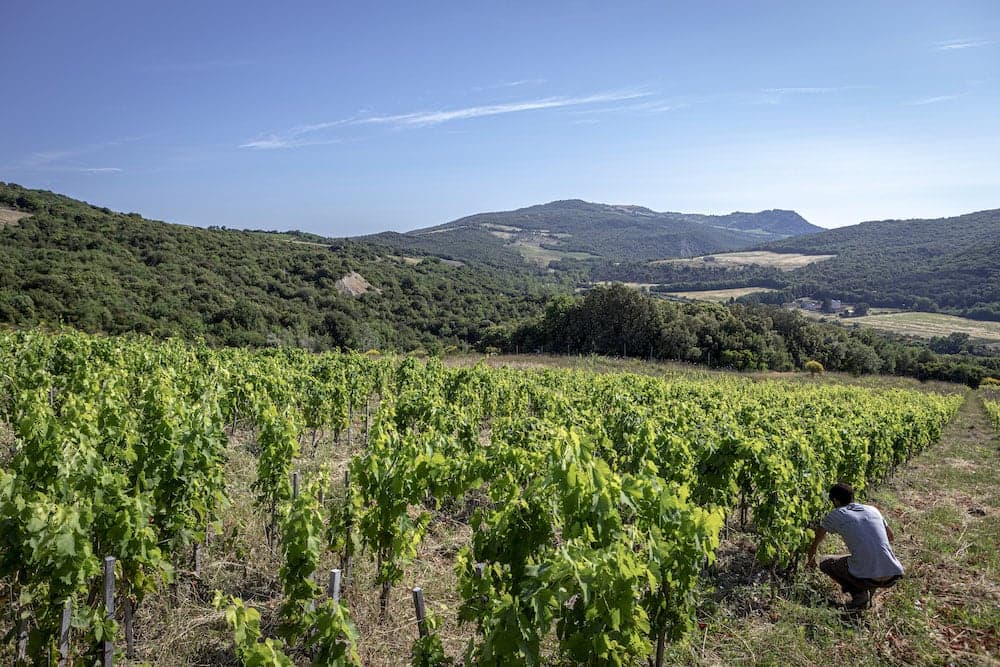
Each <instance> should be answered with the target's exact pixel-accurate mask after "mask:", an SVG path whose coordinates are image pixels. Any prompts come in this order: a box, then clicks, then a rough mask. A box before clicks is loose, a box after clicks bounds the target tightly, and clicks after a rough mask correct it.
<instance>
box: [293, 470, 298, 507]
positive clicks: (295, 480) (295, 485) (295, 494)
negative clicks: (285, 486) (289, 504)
mask: <svg viewBox="0 0 1000 667" xmlns="http://www.w3.org/2000/svg"><path fill="white" fill-rule="evenodd" d="M298 497H299V473H297V472H293V473H292V500H295V499H296V498H298Z"/></svg>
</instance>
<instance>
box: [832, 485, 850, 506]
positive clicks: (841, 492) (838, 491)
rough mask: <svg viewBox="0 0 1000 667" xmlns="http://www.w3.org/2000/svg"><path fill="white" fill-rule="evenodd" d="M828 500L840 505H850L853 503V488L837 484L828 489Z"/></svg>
mask: <svg viewBox="0 0 1000 667" xmlns="http://www.w3.org/2000/svg"><path fill="white" fill-rule="evenodd" d="M830 500H833V501H836V502H838V503H840V504H841V505H850V504H851V503H853V502H854V487H852V486H851V485H850V484H844V483H843V482H837V483H836V484H834V485H833V486H831V487H830Z"/></svg>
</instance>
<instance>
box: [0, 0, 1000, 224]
mask: <svg viewBox="0 0 1000 667" xmlns="http://www.w3.org/2000/svg"><path fill="white" fill-rule="evenodd" d="M0 62H2V63H3V67H2V69H0V71H2V73H3V76H2V80H3V84H4V85H3V90H4V101H3V103H2V104H0V126H2V127H3V132H2V133H0V180H4V181H9V182H16V183H20V184H22V185H25V186H29V187H40V188H46V189H51V190H54V191H57V192H61V193H65V194H68V195H71V196H74V197H79V198H81V199H85V200H87V201H90V202H93V203H96V204H100V205H104V206H108V207H111V208H114V209H117V210H124V211H137V212H140V213H142V214H143V215H145V216H147V217H152V218H156V219H162V220H168V221H171V222H182V223H187V224H197V225H211V224H217V225H226V226H229V227H236V228H265V229H291V228H296V229H304V230H309V231H313V232H317V233H323V234H328V235H335V236H336V235H354V234H362V233H368V232H373V231H379V230H384V229H396V230H405V229H412V228H416V227H422V226H428V225H432V224H438V223H441V222H445V221H447V220H450V219H454V218H456V217H460V216H462V215H467V214H471V213H475V212H480V211H487V210H504V209H510V208H516V207H519V206H525V205H530V204H534V203H541V202H546V201H551V200H554V199H565V198H581V199H587V200H590V201H600V202H607V203H629V204H641V205H644V206H649V207H650V208H653V209H656V210H673V211H688V212H702V213H725V212H729V211H733V210H754V211H756V210H761V209H766V208H791V209H795V210H797V211H799V212H800V213H801V214H802V215H804V216H805V217H806V218H807V219H808V220H810V221H811V222H814V223H816V224H820V225H823V226H826V227H834V226H841V225H845V224H853V223H856V222H860V221H862V220H870V219H882V218H888V217H898V218H904V217H934V216H941V215H950V214H957V213H962V212H968V211H972V210H979V209H984V208H997V207H1000V3H998V2H996V0H984V1H983V2H959V1H948V2H919V1H906V2H871V1H869V2H850V1H838V2H825V3H816V2H735V1H734V2H697V3H695V2H691V3H666V2H651V3H609V2H593V3H591V2H565V3H537V2H523V3H514V2H509V3H487V2H463V3H453V4H446V3H438V2H427V3H424V2H420V3H413V2H407V3H399V4H395V3H382V4H376V3H354V4H353V5H349V4H348V3H345V2H288V3H277V2H267V3H263V2H259V3H258V2H215V1H213V2H162V3H152V2H142V1H140V2H136V1H135V0H132V1H131V2H111V1H107V2H97V3H82V2H71V1H69V0H66V1H63V2H41V1H38V0H32V1H21V0H0Z"/></svg>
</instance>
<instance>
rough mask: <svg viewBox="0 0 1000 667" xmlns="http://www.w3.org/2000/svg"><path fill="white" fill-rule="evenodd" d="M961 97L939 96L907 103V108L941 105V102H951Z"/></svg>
mask: <svg viewBox="0 0 1000 667" xmlns="http://www.w3.org/2000/svg"><path fill="white" fill-rule="evenodd" d="M959 97H961V95H937V96H935V97H924V98H922V99H919V100H913V101H912V102H906V105H907V106H910V107H922V106H924V105H925V104H940V103H941V102H950V101H951V100H955V99H958V98H959Z"/></svg>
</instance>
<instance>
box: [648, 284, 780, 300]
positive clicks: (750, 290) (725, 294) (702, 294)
mask: <svg viewBox="0 0 1000 667" xmlns="http://www.w3.org/2000/svg"><path fill="white" fill-rule="evenodd" d="M773 291H774V290H771V289H767V288H766V287H735V288H733V289H713V290H698V291H694V292H667V294H668V295H669V296H676V297H680V298H682V299H696V300H699V301H729V300H730V299H738V298H740V297H741V296H746V295H747V294H761V293H763V292H773Z"/></svg>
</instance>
